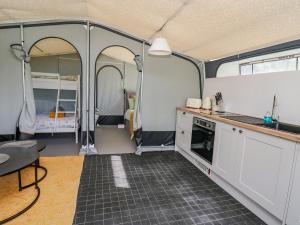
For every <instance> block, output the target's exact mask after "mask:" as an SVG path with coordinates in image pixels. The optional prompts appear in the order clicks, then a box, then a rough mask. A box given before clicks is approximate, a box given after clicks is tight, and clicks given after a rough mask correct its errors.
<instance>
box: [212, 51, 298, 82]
mask: <svg viewBox="0 0 300 225" xmlns="http://www.w3.org/2000/svg"><path fill="white" fill-rule="evenodd" d="M295 70H300V48H298V49H293V50H286V51H282V52H276V53H271V54H266V55H261V56H256V57H251V58H248V59H242V60H237V61H233V62H227V63H224V64H221V65H220V67H219V68H218V71H217V77H229V76H239V75H253V74H262V73H275V72H284V71H295Z"/></svg>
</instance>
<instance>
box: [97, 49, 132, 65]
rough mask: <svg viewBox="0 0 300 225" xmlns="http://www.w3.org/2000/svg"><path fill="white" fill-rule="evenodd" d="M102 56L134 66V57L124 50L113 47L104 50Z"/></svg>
mask: <svg viewBox="0 0 300 225" xmlns="http://www.w3.org/2000/svg"><path fill="white" fill-rule="evenodd" d="M102 54H103V55H106V56H109V57H111V58H114V59H117V60H119V61H121V62H126V63H129V64H133V65H135V62H134V60H133V58H134V56H135V55H134V54H133V53H132V52H130V51H129V50H127V49H126V48H122V47H118V46H114V47H110V48H107V49H105V50H104V51H103V52H102Z"/></svg>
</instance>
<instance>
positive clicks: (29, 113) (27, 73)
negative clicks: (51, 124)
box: [11, 44, 36, 134]
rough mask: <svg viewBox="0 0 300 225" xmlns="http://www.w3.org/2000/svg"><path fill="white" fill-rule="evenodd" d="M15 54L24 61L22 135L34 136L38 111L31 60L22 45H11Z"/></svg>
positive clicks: (20, 121) (20, 118)
mask: <svg viewBox="0 0 300 225" xmlns="http://www.w3.org/2000/svg"><path fill="white" fill-rule="evenodd" d="M11 49H12V52H13V54H14V55H15V56H16V57H17V58H18V59H19V60H21V61H23V60H24V85H23V90H24V102H23V106H22V111H21V113H20V117H19V121H18V124H19V130H20V132H21V133H26V134H34V133H35V126H36V109H35V102H34V94H33V88H32V80H31V67H30V64H29V61H30V58H29V56H28V54H27V52H26V51H25V50H24V48H23V46H22V45H20V44H14V45H11Z"/></svg>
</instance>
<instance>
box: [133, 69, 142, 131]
mask: <svg viewBox="0 0 300 225" xmlns="http://www.w3.org/2000/svg"><path fill="white" fill-rule="evenodd" d="M142 79H143V76H142V73H141V72H140V73H139V75H138V79H137V87H136V96H135V106H134V116H133V118H134V119H133V130H134V131H137V130H139V129H141V128H142V119H141V111H142V109H141V106H142V104H141V103H142Z"/></svg>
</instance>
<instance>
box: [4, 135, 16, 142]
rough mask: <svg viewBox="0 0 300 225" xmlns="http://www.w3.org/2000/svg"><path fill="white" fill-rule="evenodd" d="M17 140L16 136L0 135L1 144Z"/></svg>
mask: <svg viewBox="0 0 300 225" xmlns="http://www.w3.org/2000/svg"><path fill="white" fill-rule="evenodd" d="M14 139H15V135H14V134H1V135H0V142H3V141H12V140H14Z"/></svg>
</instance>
